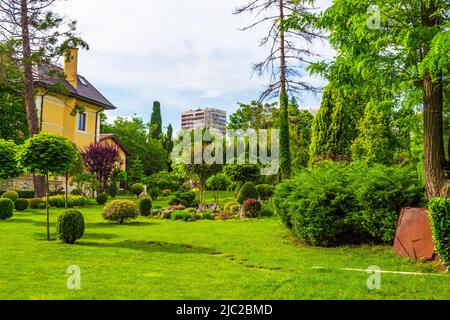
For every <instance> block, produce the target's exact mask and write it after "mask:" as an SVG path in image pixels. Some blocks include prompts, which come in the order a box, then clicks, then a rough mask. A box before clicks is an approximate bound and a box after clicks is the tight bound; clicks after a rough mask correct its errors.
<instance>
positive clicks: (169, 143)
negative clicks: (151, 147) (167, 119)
mask: <svg viewBox="0 0 450 320" xmlns="http://www.w3.org/2000/svg"><path fill="white" fill-rule="evenodd" d="M172 136H173V128H172V125H171V124H169V126H168V127H167V132H166V135H165V137H164V142H163V146H164V149H166V151H167V154H168V155H169V156H170V153H171V152H172V150H173V137H172Z"/></svg>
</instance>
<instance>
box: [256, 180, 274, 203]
mask: <svg viewBox="0 0 450 320" xmlns="http://www.w3.org/2000/svg"><path fill="white" fill-rule="evenodd" d="M274 190H275V188H274V186H272V185H271V184H260V185H258V186H256V191H257V192H258V195H259V198H260V199H261V200H269V199H270V198H271V197H272V196H273V192H274Z"/></svg>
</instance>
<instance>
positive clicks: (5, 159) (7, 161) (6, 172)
mask: <svg viewBox="0 0 450 320" xmlns="http://www.w3.org/2000/svg"><path fill="white" fill-rule="evenodd" d="M17 151H18V147H17V146H16V145H15V144H14V143H13V142H10V141H6V140H3V139H0V163H1V166H0V180H2V179H10V178H15V177H17V176H18V175H20V173H21V170H20V168H19V166H18V163H17V159H16V155H17Z"/></svg>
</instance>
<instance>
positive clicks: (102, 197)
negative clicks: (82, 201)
mask: <svg viewBox="0 0 450 320" xmlns="http://www.w3.org/2000/svg"><path fill="white" fill-rule="evenodd" d="M96 200H97V203H98V204H99V205H101V206H102V205H104V204H105V203H106V202H107V201H108V195H107V194H106V193H104V192H102V193H99V194H98V195H97V198H96Z"/></svg>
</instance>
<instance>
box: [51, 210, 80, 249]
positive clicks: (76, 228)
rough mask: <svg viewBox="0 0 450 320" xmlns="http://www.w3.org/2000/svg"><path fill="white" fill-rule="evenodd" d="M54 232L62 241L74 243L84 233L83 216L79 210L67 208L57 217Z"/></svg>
mask: <svg viewBox="0 0 450 320" xmlns="http://www.w3.org/2000/svg"><path fill="white" fill-rule="evenodd" d="M56 234H57V236H58V239H60V240H61V241H62V242H64V243H68V244H74V243H75V241H77V240H78V239H81V238H82V237H83V235H84V217H83V215H82V214H81V212H79V211H76V210H68V211H66V212H64V213H63V214H61V215H60V216H59V217H58V221H57V222H56Z"/></svg>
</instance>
